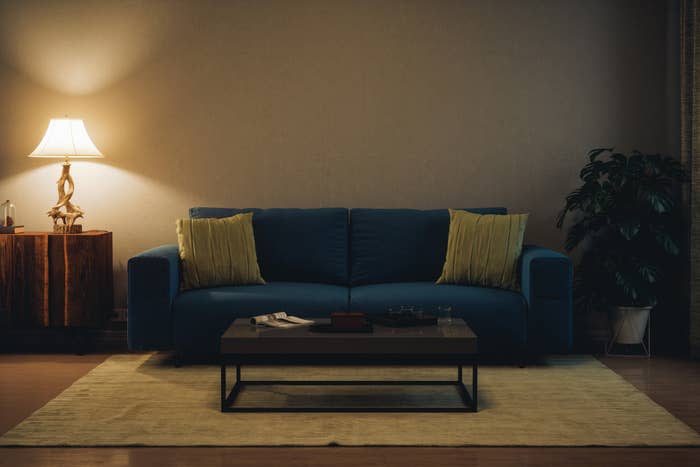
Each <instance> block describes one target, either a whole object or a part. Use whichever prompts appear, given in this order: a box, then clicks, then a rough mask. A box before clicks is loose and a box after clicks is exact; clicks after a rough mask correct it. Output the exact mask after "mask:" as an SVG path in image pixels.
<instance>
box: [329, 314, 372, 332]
mask: <svg viewBox="0 0 700 467" xmlns="http://www.w3.org/2000/svg"><path fill="white" fill-rule="evenodd" d="M366 324H367V320H366V319H365V314H364V313H360V312H356V311H355V312H350V313H345V312H335V313H331V325H332V326H333V327H334V328H336V329H360V328H363V327H364V326H365V325H366Z"/></svg>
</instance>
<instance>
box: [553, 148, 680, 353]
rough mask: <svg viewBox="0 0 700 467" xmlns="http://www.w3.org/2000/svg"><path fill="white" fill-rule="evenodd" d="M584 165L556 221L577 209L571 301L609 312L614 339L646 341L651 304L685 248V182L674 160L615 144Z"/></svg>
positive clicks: (571, 238)
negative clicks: (680, 187) (681, 198)
mask: <svg viewBox="0 0 700 467" xmlns="http://www.w3.org/2000/svg"><path fill="white" fill-rule="evenodd" d="M588 157H589V162H588V163H587V164H586V166H585V167H584V168H583V169H582V170H581V173H580V178H581V180H582V182H583V184H582V185H581V186H580V187H579V188H578V189H576V190H574V191H573V192H571V193H570V194H569V195H568V196H567V197H566V204H565V206H564V209H562V211H561V212H560V214H559V216H558V218H557V227H559V228H562V226H563V225H564V221H565V219H566V218H567V216H568V215H570V214H572V217H573V218H574V219H573V223H571V225H570V227H569V229H568V232H567V236H566V243H565V248H566V250H567V251H568V252H571V251H573V250H576V249H578V250H579V252H580V253H581V256H580V261H579V263H578V265H577V267H576V270H575V274H574V303H575V305H576V307H577V309H578V310H582V311H591V310H608V311H609V313H610V314H609V316H610V322H611V325H612V329H613V339H614V341H615V342H616V343H620V344H640V343H643V339H644V334H645V331H646V327H647V322H648V320H649V313H650V311H651V309H652V308H653V307H654V306H655V305H656V304H657V302H658V297H659V294H660V293H661V292H662V291H663V279H664V278H665V277H667V275H668V273H669V271H671V270H672V268H673V267H674V266H673V257H675V256H677V255H678V253H679V250H680V240H679V237H680V228H679V226H680V222H679V219H680V217H679V210H678V209H677V204H678V203H677V198H678V194H677V193H678V192H677V190H676V186H674V185H675V184H676V183H677V182H682V181H684V180H685V174H684V172H683V169H682V167H681V164H680V163H679V162H678V161H677V160H676V159H673V158H671V157H665V156H660V155H647V154H642V153H640V152H638V151H633V152H632V153H631V155H630V156H627V155H625V154H621V153H619V152H615V151H614V148H600V149H594V150H592V151H590V152H589V153H588Z"/></svg>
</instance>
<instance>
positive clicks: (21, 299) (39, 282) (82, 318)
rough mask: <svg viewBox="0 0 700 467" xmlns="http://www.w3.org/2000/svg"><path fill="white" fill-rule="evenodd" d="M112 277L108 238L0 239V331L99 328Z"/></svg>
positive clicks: (109, 304) (108, 309) (92, 234)
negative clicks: (42, 328)
mask: <svg viewBox="0 0 700 467" xmlns="http://www.w3.org/2000/svg"><path fill="white" fill-rule="evenodd" d="M112 274H113V273H112V232H105V231H102V230H90V231H87V232H83V233H79V234H54V233H48V232H27V233H21V234H0V326H2V327H4V328H9V329H26V328H36V327H90V328H95V327H101V326H102V325H103V324H104V323H105V321H106V319H107V318H108V317H109V316H110V314H111V313H112V309H113V304H114V292H113V290H114V289H113V280H112Z"/></svg>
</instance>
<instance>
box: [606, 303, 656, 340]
mask: <svg viewBox="0 0 700 467" xmlns="http://www.w3.org/2000/svg"><path fill="white" fill-rule="evenodd" d="M652 308H653V307H651V306H615V307H612V308H611V309H610V324H611V325H612V332H613V336H616V337H615V343H617V344H640V343H642V341H643V340H644V334H645V333H646V330H647V322H648V321H649V313H650V312H651V309H652Z"/></svg>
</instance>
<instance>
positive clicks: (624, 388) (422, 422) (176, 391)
mask: <svg viewBox="0 0 700 467" xmlns="http://www.w3.org/2000/svg"><path fill="white" fill-rule="evenodd" d="M469 373H470V372H469V370H467V371H466V373H465V380H467V379H468V378H469V376H470V375H469ZM454 374H455V371H454V370H453V369H446V368H413V369H408V368H394V367H389V368H386V367H385V368H352V367H351V368H348V367H346V368H337V369H333V368H328V367H289V368H278V367H274V368H271V367H267V368H264V367H263V368H249V369H244V372H243V377H244V379H246V378H247V379H254V378H256V379H266V378H267V379H271V378H274V379H305V378H306V379H324V378H336V379H351V378H359V379H372V378H378V379H382V378H387V377H392V378H396V379H402V378H410V379H451V378H454ZM449 391H453V390H452V389H451V388H447V387H445V388H432V387H418V388H417V389H409V388H405V387H391V386H389V387H387V386H385V387H383V388H379V387H374V386H373V387H359V388H358V387H355V388H348V387H337V388H334V387H324V388H321V389H313V388H310V387H303V386H297V387H294V386H285V387H282V386H276V387H274V388H272V389H264V390H263V389H262V388H260V389H258V388H256V389H254V390H250V391H249V392H248V393H247V394H246V393H245V392H244V394H242V397H243V395H245V398H242V399H241V401H242V402H258V403H260V402H264V403H269V404H280V403H286V404H303V403H312V404H319V403H320V404H322V403H334V402H336V403H337V402H339V401H341V402H343V403H348V402H349V401H351V400H352V401H355V402H356V403H366V402H367V401H368V400H371V401H373V402H376V400H377V399H380V402H388V401H389V402H390V401H399V402H400V403H425V404H431V403H450V401H453V402H455V403H456V402H457V401H458V399H457V396H456V393H454V391H453V392H452V393H450V392H449ZM246 399H247V400H246ZM479 404H480V411H479V412H478V413H451V414H450V413H384V414H377V413H278V414H273V413H267V414H264V413H263V414H241V413H221V412H220V411H219V369H218V368H217V367H216V366H213V365H190V366H184V367H183V368H174V367H173V366H172V365H171V364H170V363H169V362H168V361H167V358H166V357H165V356H163V355H160V354H147V355H143V354H142V355H116V356H113V357H111V358H109V359H108V360H106V361H105V362H104V363H102V364H101V365H99V366H98V367H96V368H95V369H94V370H92V371H91V372H90V373H88V374H87V375H86V376H84V377H83V378H81V379H80V380H78V381H76V382H75V383H74V384H73V385H72V386H71V387H69V388H68V389H66V390H65V391H64V392H63V393H62V394H60V395H59V396H58V397H56V398H55V399H53V400H52V401H50V402H49V403H48V404H46V405H45V406H44V407H42V408H41V409H39V410H38V411H36V412H35V413H34V414H33V415H31V416H30V417H29V418H27V419H26V420H24V421H23V422H22V423H20V424H19V425H18V426H16V427H15V428H14V429H12V430H11V431H9V432H8V433H6V434H5V435H4V436H2V438H0V445H20V446H50V445H51V446H133V445H142V446H281V445H291V446H325V445H329V444H330V445H343V446H357V445H414V446H416V445H420V446H422V445H430V446H475V445H477V446H682V445H700V436H698V434H697V433H695V432H694V431H693V430H692V429H690V428H689V427H688V426H686V425H685V424H684V423H683V422H681V421H680V420H678V419H677V418H675V417H674V416H672V415H671V414H669V413H668V412H667V411H666V410H665V409H663V408H662V407H660V406H659V405H657V404H655V403H654V402H652V401H651V400H650V399H649V398H648V397H647V396H646V395H644V394H643V393H641V392H640V391H638V390H636V389H635V388H634V387H633V386H632V385H631V384H629V383H627V382H626V381H625V380H623V379H622V378H621V377H620V376H618V375H617V374H616V373H614V372H613V371H612V370H610V369H608V368H607V367H606V366H604V365H603V364H602V363H600V362H599V361H598V360H596V359H594V358H593V357H586V356H576V357H552V358H548V359H546V361H545V362H544V363H543V364H541V365H537V366H531V367H528V368H524V369H523V368H517V367H508V366H483V367H481V368H480V371H479Z"/></svg>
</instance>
